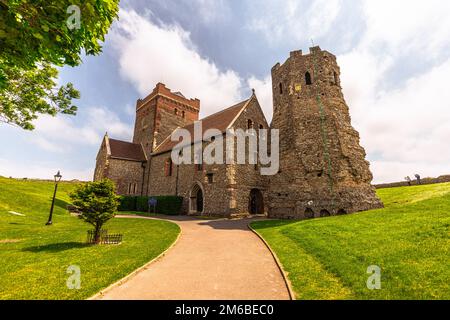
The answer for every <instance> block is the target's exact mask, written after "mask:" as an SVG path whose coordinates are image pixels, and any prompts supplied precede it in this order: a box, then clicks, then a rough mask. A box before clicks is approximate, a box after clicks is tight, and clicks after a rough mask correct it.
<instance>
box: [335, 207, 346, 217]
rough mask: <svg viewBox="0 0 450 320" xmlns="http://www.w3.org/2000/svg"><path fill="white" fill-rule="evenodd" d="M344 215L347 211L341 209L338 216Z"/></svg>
mask: <svg viewBox="0 0 450 320" xmlns="http://www.w3.org/2000/svg"><path fill="white" fill-rule="evenodd" d="M344 214H347V211H346V210H345V209H339V210H338V212H337V215H338V216H343V215H344Z"/></svg>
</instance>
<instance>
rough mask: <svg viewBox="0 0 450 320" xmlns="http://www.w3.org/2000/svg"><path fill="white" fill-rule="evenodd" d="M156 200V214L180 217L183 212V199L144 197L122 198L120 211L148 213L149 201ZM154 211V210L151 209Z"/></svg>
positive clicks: (174, 197)
mask: <svg viewBox="0 0 450 320" xmlns="http://www.w3.org/2000/svg"><path fill="white" fill-rule="evenodd" d="M149 198H155V199H156V201H157V204H156V213H159V214H167V215H178V214H180V211H181V205H182V203H183V197H177V196H157V197H144V196H121V197H120V205H119V209H118V210H119V211H138V212H148V199H149ZM151 209H152V211H153V208H151Z"/></svg>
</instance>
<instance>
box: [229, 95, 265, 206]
mask: <svg viewBox="0 0 450 320" xmlns="http://www.w3.org/2000/svg"><path fill="white" fill-rule="evenodd" d="M248 120H251V121H252V123H253V128H254V129H255V130H256V132H257V133H258V131H259V127H260V126H262V127H263V128H264V129H269V125H268V124H267V121H266V118H265V117H264V113H263V112H262V110H261V107H260V105H259V103H258V100H257V99H256V98H254V99H252V100H251V101H250V102H249V104H248V106H247V107H246V108H245V110H244V111H243V112H242V113H241V115H240V116H239V117H238V119H236V121H235V123H234V125H233V129H242V130H247V124H248ZM248 148H249V147H248V140H247V143H246V156H247V157H248ZM236 152H237V148H235V154H236ZM235 159H236V156H235ZM260 169H261V166H260V165H259V164H257V165H254V164H248V158H247V164H234V165H230V166H229V168H228V171H229V172H230V173H229V176H230V177H231V179H232V181H231V183H230V186H229V188H230V192H231V196H232V198H233V199H234V202H235V207H234V208H233V211H232V214H233V215H247V214H249V197H250V192H251V190H252V189H258V190H260V191H261V192H262V194H263V197H264V212H265V213H267V212H268V186H269V177H268V176H262V175H261V171H260Z"/></svg>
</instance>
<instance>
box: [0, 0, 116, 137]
mask: <svg viewBox="0 0 450 320" xmlns="http://www.w3.org/2000/svg"><path fill="white" fill-rule="evenodd" d="M118 10H119V0H0V48H1V50H0V96H4V95H6V96H8V97H7V98H5V99H2V101H0V115H2V118H1V119H0V120H1V121H4V122H8V123H12V124H16V125H19V126H20V127H22V128H24V129H33V126H32V124H31V120H32V119H35V118H36V117H37V114H40V113H44V114H51V115H55V114H56V113H58V112H61V113H66V114H75V112H76V107H75V106H71V105H70V104H71V100H72V99H76V98H79V93H78V92H77V91H76V90H75V89H74V88H73V86H72V85H71V84H68V85H67V86H63V87H60V88H57V87H56V86H55V82H54V79H55V78H56V77H57V75H58V72H57V69H56V68H55V67H54V66H63V65H69V66H77V65H79V64H80V63H81V54H82V51H83V50H84V53H85V54H86V55H97V54H99V53H100V52H101V44H100V43H101V42H102V41H104V40H105V34H106V33H107V32H108V29H109V27H110V26H111V23H112V22H113V21H114V19H115V18H117V14H118ZM49 73H50V74H51V78H50V83H49V84H45V83H44V80H43V79H45V76H46V75H48V74H49ZM37 80H39V81H37ZM36 81H37V84H38V86H39V87H43V86H45V89H44V90H32V89H31V87H30V86H31V85H32V84H34V83H36ZM17 82H19V83H17ZM22 88H25V89H27V90H25V92H24V93H26V98H25V97H24V96H22V91H20V89H22ZM49 88H50V89H49ZM55 96H57V97H55ZM30 97H31V99H32V101H38V102H39V103H38V104H39V106H38V107H37V108H34V107H33V104H32V103H30V102H28V103H26V102H27V101H28V100H27V99H29V98H30ZM5 100H6V102H5ZM44 103H47V105H46V106H44V105H43V104H44ZM11 108H14V110H11ZM11 113H13V114H14V116H11ZM16 120H18V121H16Z"/></svg>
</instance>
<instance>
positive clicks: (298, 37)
mask: <svg viewBox="0 0 450 320" xmlns="http://www.w3.org/2000/svg"><path fill="white" fill-rule="evenodd" d="M341 4H342V1H341V0H314V1H308V2H305V1H300V0H286V1H284V2H283V3H280V1H278V0H270V1H258V2H256V3H252V8H251V12H252V14H253V16H252V17H251V18H250V19H249V22H248V24H247V28H248V29H250V30H252V31H259V32H261V33H262V34H263V35H264V36H265V38H266V39H267V41H268V42H269V43H270V44H272V45H277V44H279V43H280V42H284V41H287V40H289V41H294V42H301V41H305V40H306V41H308V42H309V40H310V39H311V38H312V39H317V38H320V37H322V36H323V35H325V34H326V33H327V32H328V31H329V30H330V29H331V28H332V26H333V24H334V23H335V21H336V18H337V17H338V15H339V13H340V10H341Z"/></svg>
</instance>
